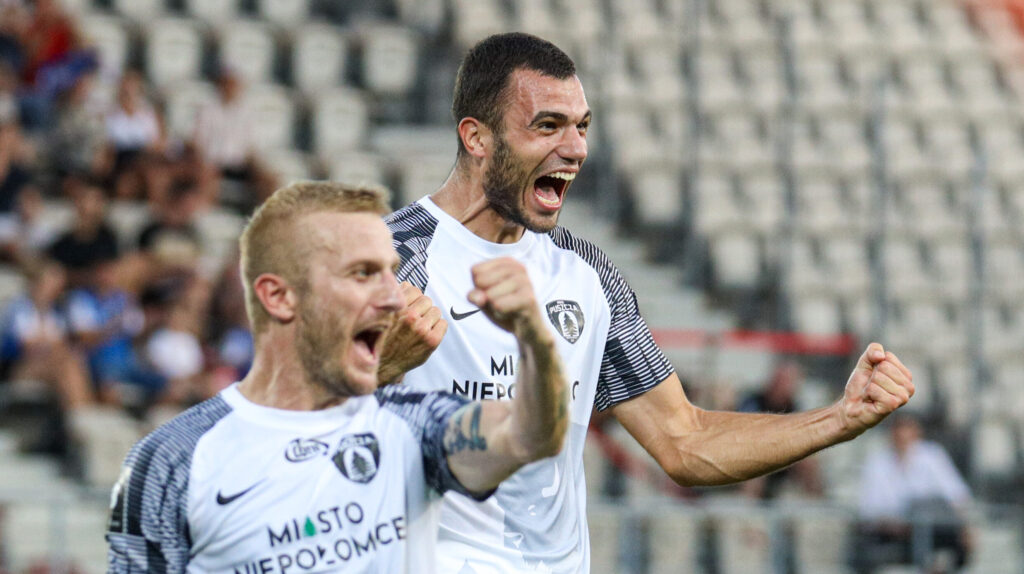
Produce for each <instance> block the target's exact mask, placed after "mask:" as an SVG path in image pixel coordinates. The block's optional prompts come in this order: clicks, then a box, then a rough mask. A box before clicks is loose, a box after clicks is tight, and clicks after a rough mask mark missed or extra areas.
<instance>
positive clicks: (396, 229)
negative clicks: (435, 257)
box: [384, 203, 437, 291]
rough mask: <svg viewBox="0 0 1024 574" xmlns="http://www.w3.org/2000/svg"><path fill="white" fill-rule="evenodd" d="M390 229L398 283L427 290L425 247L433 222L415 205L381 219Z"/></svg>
mask: <svg viewBox="0 0 1024 574" xmlns="http://www.w3.org/2000/svg"><path fill="white" fill-rule="evenodd" d="M384 223H386V224H387V226H388V227H389V228H390V229H391V233H392V245H394V247H395V251H397V252H398V257H399V258H400V259H401V260H402V264H401V266H400V267H399V268H398V276H397V277H398V281H399V282H402V281H409V282H410V283H412V284H413V285H415V286H416V287H418V288H419V290H420V291H425V290H426V289H427V280H428V279H429V277H428V276H427V247H428V246H429V245H430V240H431V239H433V237H434V230H435V229H437V218H436V217H434V216H433V215H431V214H430V212H429V211H427V210H426V209H424V208H423V207H422V206H420V205H418V204H415V203H413V204H410V205H407V206H406V207H403V208H402V209H399V210H398V211H396V212H394V213H392V214H391V215H389V216H387V217H385V218H384Z"/></svg>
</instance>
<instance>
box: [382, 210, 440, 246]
mask: <svg viewBox="0 0 1024 574" xmlns="http://www.w3.org/2000/svg"><path fill="white" fill-rule="evenodd" d="M384 223H386V224H387V226H388V227H389V228H390V229H391V233H392V234H394V236H395V242H396V243H398V242H400V240H407V239H409V238H413V237H430V236H431V235H433V234H434V230H435V229H437V224H438V219H437V218H436V217H434V215H433V214H432V213H430V212H429V211H427V209H426V208H425V207H423V206H422V205H420V204H418V203H411V204H409V205H407V206H405V207H403V208H401V209H399V210H397V211H394V212H392V213H391V214H390V215H388V216H386V217H385V218H384Z"/></svg>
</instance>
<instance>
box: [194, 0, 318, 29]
mask: <svg viewBox="0 0 1024 574" xmlns="http://www.w3.org/2000/svg"><path fill="white" fill-rule="evenodd" d="M295 1H296V2H298V0H295ZM240 5H241V0H185V12H187V13H188V14H190V15H191V16H193V17H195V18H198V19H200V20H202V21H203V22H205V23H207V24H211V25H215V26H220V25H222V24H229V23H231V22H232V21H233V20H234V19H235V18H237V16H238V13H239V8H240Z"/></svg>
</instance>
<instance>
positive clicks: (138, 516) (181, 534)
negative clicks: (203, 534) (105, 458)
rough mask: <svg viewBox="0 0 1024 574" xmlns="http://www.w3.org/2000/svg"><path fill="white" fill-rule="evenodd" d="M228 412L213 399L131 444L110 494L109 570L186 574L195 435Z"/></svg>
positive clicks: (226, 408) (226, 407)
mask: <svg viewBox="0 0 1024 574" xmlns="http://www.w3.org/2000/svg"><path fill="white" fill-rule="evenodd" d="M230 411H231V407H229V406H228V404H227V403H226V402H224V400H223V399H221V398H220V397H214V398H212V399H210V400H208V401H206V402H203V403H201V404H199V405H196V406H195V407H193V408H191V409H189V410H188V411H186V412H184V413H182V414H181V415H180V416H178V417H176V418H175V419H174V420H172V421H170V422H169V423H167V424H165V425H164V426H162V427H160V428H159V429H157V430H156V431H154V432H153V433H151V434H150V435H149V436H147V437H146V438H144V439H143V440H142V441H140V442H139V443H138V444H136V445H135V446H134V447H132V450H131V452H129V453H128V457H127V458H126V459H125V463H124V466H123V468H122V471H121V476H120V478H119V479H118V481H117V484H116V485H114V491H113V493H112V494H111V502H112V507H111V515H110V523H109V526H108V529H107V542H108V543H109V544H110V551H109V553H108V558H107V563H108V565H109V567H108V570H107V571H108V572H112V573H115V574H118V573H128V572H160V573H171V572H185V569H186V565H187V564H188V559H189V547H190V546H191V539H190V535H189V531H188V508H187V503H188V477H189V471H190V469H191V465H192V453H193V451H194V450H195V446H196V443H197V442H199V438H200V437H202V436H203V434H205V433H206V431H208V430H209V429H210V428H212V427H213V425H214V424H216V423H217V421H219V420H220V419H222V418H223V417H224V416H225V415H226V414H228V413H229V412H230Z"/></svg>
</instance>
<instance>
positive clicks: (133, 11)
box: [112, 0, 167, 24]
mask: <svg viewBox="0 0 1024 574" xmlns="http://www.w3.org/2000/svg"><path fill="white" fill-rule="evenodd" d="M112 7H113V9H114V11H115V12H117V13H118V14H121V15H123V16H126V17H128V18H129V19H131V20H132V21H133V22H135V23H136V24H145V23H147V22H149V21H151V20H153V19H154V18H160V17H162V16H164V15H165V13H166V8H167V5H166V4H165V3H164V0H113V6H112Z"/></svg>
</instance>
